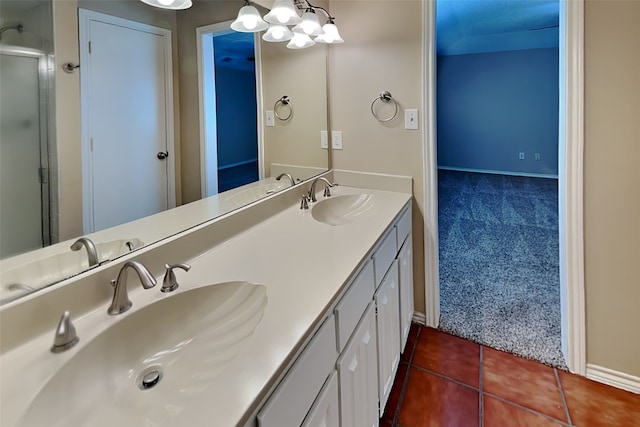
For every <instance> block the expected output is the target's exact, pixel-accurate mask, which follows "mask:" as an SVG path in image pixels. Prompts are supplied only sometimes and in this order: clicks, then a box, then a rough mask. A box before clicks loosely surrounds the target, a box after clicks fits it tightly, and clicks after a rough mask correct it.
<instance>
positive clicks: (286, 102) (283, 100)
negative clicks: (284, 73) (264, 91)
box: [273, 95, 293, 122]
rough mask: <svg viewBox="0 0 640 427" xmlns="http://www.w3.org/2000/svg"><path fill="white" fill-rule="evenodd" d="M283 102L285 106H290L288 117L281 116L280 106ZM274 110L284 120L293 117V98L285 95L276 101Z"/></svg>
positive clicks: (279, 118)
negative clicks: (279, 112)
mask: <svg viewBox="0 0 640 427" xmlns="http://www.w3.org/2000/svg"><path fill="white" fill-rule="evenodd" d="M281 104H282V106H283V107H289V114H288V115H287V116H286V117H281V116H280V114H278V107H279V106H280V105H281ZM273 112H274V113H275V115H276V117H277V118H278V120H281V121H283V122H286V121H287V120H289V119H290V118H291V116H293V105H292V104H291V100H290V99H289V97H288V96H287V95H285V96H283V97H282V98H280V99H278V100H277V101H276V103H275V105H274V106H273Z"/></svg>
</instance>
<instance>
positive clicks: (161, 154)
mask: <svg viewBox="0 0 640 427" xmlns="http://www.w3.org/2000/svg"><path fill="white" fill-rule="evenodd" d="M157 157H158V159H160V160H164V159H166V158H167V157H169V152H168V151H160V152H159V153H158V155H157Z"/></svg>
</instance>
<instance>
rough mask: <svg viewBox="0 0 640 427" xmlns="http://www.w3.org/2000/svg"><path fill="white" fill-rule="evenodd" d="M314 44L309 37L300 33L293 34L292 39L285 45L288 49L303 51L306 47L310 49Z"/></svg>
mask: <svg viewBox="0 0 640 427" xmlns="http://www.w3.org/2000/svg"><path fill="white" fill-rule="evenodd" d="M314 44H316V42H314V41H313V40H311V37H309V36H308V35H306V34H302V33H293V38H292V39H291V41H290V42H289V43H288V44H287V47H288V48H289V49H304V48H307V47H311V46H313V45H314Z"/></svg>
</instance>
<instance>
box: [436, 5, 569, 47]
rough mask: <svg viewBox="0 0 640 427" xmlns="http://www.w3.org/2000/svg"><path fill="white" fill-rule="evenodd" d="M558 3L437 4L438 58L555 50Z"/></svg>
mask: <svg viewBox="0 0 640 427" xmlns="http://www.w3.org/2000/svg"><path fill="white" fill-rule="evenodd" d="M559 10H560V8H559V0H437V3H436V21H437V45H438V55H465V54H473V53H487V52H500V51H507V50H524V49H540V48H548V47H558V41H559V32H558V23H559Z"/></svg>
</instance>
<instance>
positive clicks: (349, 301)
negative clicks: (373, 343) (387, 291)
mask: <svg viewBox="0 0 640 427" xmlns="http://www.w3.org/2000/svg"><path fill="white" fill-rule="evenodd" d="M374 291H375V287H374V281H373V263H372V262H371V261H369V262H367V264H366V265H365V266H364V268H363V269H362V270H361V271H360V273H358V276H357V277H356V278H355V279H354V281H353V283H352V284H351V286H350V288H349V290H348V291H347V293H346V294H345V295H344V296H343V297H342V299H341V300H340V302H339V303H338V305H337V306H336V308H335V311H334V314H335V317H336V322H337V325H338V340H337V344H338V347H337V348H338V353H340V352H342V349H344V346H345V345H346V344H347V341H349V337H350V336H351V333H352V332H353V330H354V329H355V328H356V325H357V324H358V321H359V320H360V317H361V316H362V313H364V311H365V309H366V308H367V305H369V302H370V301H371V298H373V293H374ZM334 347H335V346H334Z"/></svg>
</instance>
